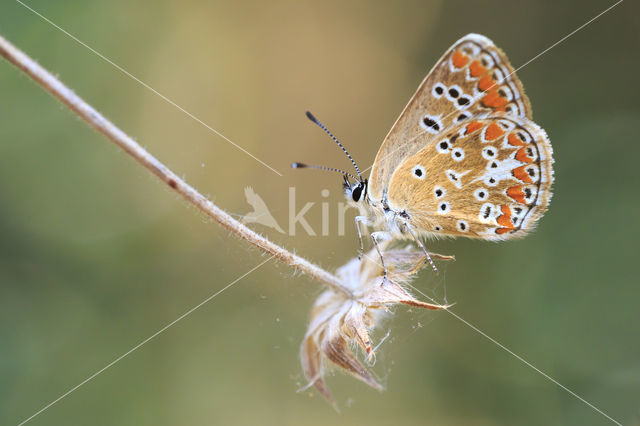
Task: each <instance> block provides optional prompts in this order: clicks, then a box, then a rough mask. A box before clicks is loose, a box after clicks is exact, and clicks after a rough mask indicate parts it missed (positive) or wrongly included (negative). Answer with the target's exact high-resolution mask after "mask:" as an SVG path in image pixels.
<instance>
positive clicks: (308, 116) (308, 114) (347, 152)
mask: <svg viewBox="0 0 640 426" xmlns="http://www.w3.org/2000/svg"><path fill="white" fill-rule="evenodd" d="M307 118H308V119H309V120H311V121H313V122H314V123H316V124H317V125H318V126H320V128H321V129H322V130H324V131H325V132H327V134H328V135H329V136H331V139H333V141H334V142H335V143H337V144H338V146H339V147H340V148H342V150H343V151H344V153H345V154H347V157H349V160H351V163H352V164H353V167H355V168H356V172H358V176H360V179H357V180H358V181H359V182H362V181H363V179H362V173H360V169H359V168H358V165H357V164H356V162H355V161H353V158H352V157H351V154H349V151H347V149H346V148H345V147H344V145H342V144H341V143H340V141H339V140H338V139H337V138H336V137H335V136H333V133H331V132H330V131H329V129H327V128H326V127H325V125H324V124H322V123H321V122H319V121H318V119H317V118H315V117H314V116H313V114H311V113H310V112H309V111H307ZM354 179H355V178H354Z"/></svg>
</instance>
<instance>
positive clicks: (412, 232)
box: [404, 223, 439, 275]
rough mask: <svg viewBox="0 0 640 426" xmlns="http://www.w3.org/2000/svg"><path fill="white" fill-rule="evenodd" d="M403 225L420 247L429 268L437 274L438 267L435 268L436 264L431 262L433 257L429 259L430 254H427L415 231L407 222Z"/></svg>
mask: <svg viewBox="0 0 640 426" xmlns="http://www.w3.org/2000/svg"><path fill="white" fill-rule="evenodd" d="M404 226H405V227H406V228H407V229H408V230H409V232H410V233H411V236H412V237H413V239H414V241H415V242H416V244H418V247H420V248H421V249H422V252H423V253H424V255H425V256H426V257H427V261H428V262H429V265H431V268H433V272H435V273H436V275H438V273H439V272H438V268H436V264H435V263H433V259H431V255H430V254H429V252H428V251H427V249H426V248H425V246H424V244H423V243H422V241H420V238H418V236H417V235H416V233H415V231H414V230H413V229H412V228H411V226H409V224H408V223H405V224H404Z"/></svg>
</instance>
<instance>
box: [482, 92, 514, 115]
mask: <svg viewBox="0 0 640 426" xmlns="http://www.w3.org/2000/svg"><path fill="white" fill-rule="evenodd" d="M482 103H483V104H484V106H487V107H489V108H494V109H496V110H499V111H502V110H504V106H505V105H506V104H507V103H509V101H507V99H506V98H503V97H502V96H500V94H499V93H498V90H497V89H491V90H489V91H488V92H487V94H486V95H484V97H483V98H482Z"/></svg>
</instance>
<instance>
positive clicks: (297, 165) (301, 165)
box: [291, 163, 358, 181]
mask: <svg viewBox="0 0 640 426" xmlns="http://www.w3.org/2000/svg"><path fill="white" fill-rule="evenodd" d="M291 168H293V169H318V170H326V171H329V172H338V173H341V174H343V175H345V176H349V177H350V178H351V179H353V180H355V181H357V180H358V178H356V177H355V176H354V175H352V174H351V173H349V172H345V171H344V170H340V169H336V168H335V167H327V166H314V165H311V164H304V163H293V164H291Z"/></svg>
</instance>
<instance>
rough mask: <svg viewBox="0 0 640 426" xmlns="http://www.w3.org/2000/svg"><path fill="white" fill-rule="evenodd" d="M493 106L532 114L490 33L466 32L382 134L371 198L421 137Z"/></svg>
mask: <svg viewBox="0 0 640 426" xmlns="http://www.w3.org/2000/svg"><path fill="white" fill-rule="evenodd" d="M496 111H497V112H505V113H508V114H510V115H514V116H517V117H527V118H531V106H530V104H529V100H528V99H527V97H526V95H525V94H524V89H523V87H522V83H521V82H520V81H519V80H518V77H517V76H516V75H515V72H514V70H513V67H512V66H511V65H510V64H509V60H508V59H507V57H506V55H505V54H504V53H503V52H502V51H501V50H500V49H499V48H497V47H496V46H495V45H494V44H493V42H492V41H491V40H489V39H488V38H486V37H484V36H481V35H478V34H468V35H466V36H465V37H463V38H462V39H460V40H458V41H457V42H456V43H455V44H454V45H453V46H452V47H451V48H450V49H449V50H448V51H447V52H446V53H445V54H444V55H443V56H442V58H440V60H439V61H438V62H437V63H436V65H435V66H434V67H433V69H432V70H431V71H430V72H429V74H427V76H426V78H425V79H424V81H423V82H422V84H421V85H420V86H419V87H418V90H417V91H416V93H415V94H414V96H413V97H412V98H411V100H410V101H409V103H408V104H407V106H406V107H405V109H404V111H403V112H402V114H401V115H400V117H399V118H398V120H397V121H396V123H395V124H394V125H393V127H392V128H391V131H390V132H389V134H388V135H387V137H386V138H385V140H384V142H383V144H382V146H381V147H380V149H379V151H378V154H377V155H376V159H375V162H374V165H373V168H372V171H371V178H370V193H371V196H372V198H373V199H374V200H379V199H381V197H382V193H383V191H384V190H385V189H386V187H387V185H388V183H389V179H390V178H391V174H392V173H393V171H394V170H395V168H396V167H397V166H398V165H399V164H400V162H401V161H402V159H404V158H406V157H407V156H409V155H413V154H415V153H416V152H418V150H420V149H421V148H422V147H423V146H424V142H425V140H426V141H428V140H429V139H432V138H435V137H437V136H438V135H439V134H440V132H442V131H443V130H444V129H445V128H447V127H449V126H450V125H452V124H455V123H457V122H460V121H463V120H466V119H469V118H471V117H473V116H475V115H480V114H487V113H491V112H496ZM418 138H419V140H418Z"/></svg>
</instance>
